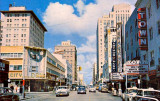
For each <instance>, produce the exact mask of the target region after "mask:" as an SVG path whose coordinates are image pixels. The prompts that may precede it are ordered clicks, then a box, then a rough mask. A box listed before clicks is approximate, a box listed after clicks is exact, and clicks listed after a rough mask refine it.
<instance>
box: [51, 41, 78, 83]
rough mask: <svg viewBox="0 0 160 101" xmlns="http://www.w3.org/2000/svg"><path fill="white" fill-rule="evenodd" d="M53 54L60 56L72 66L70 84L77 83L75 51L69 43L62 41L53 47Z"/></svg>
mask: <svg viewBox="0 0 160 101" xmlns="http://www.w3.org/2000/svg"><path fill="white" fill-rule="evenodd" d="M54 53H55V54H62V55H63V58H65V59H66V60H68V62H69V63H70V64H71V65H72V83H75V81H77V49H76V46H75V45H72V44H71V42H70V41H62V43H61V45H57V46H55V52H54Z"/></svg>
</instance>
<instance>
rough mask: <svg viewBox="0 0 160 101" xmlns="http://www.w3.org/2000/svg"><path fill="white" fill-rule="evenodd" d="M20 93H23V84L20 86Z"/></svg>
mask: <svg viewBox="0 0 160 101" xmlns="http://www.w3.org/2000/svg"><path fill="white" fill-rule="evenodd" d="M20 93H21V95H22V86H20Z"/></svg>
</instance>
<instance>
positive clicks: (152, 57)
mask: <svg viewBox="0 0 160 101" xmlns="http://www.w3.org/2000/svg"><path fill="white" fill-rule="evenodd" d="M150 54H151V60H154V51H151V53H150Z"/></svg>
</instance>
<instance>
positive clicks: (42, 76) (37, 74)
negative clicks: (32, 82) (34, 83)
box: [31, 73, 45, 79]
mask: <svg viewBox="0 0 160 101" xmlns="http://www.w3.org/2000/svg"><path fill="white" fill-rule="evenodd" d="M31 78H37V79H41V78H43V79H44V78H45V74H42V73H31Z"/></svg>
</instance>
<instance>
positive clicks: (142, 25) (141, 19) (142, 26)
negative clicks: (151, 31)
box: [138, 8, 148, 50]
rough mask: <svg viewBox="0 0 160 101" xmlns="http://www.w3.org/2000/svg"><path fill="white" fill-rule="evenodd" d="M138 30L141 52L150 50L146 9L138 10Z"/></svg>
mask: <svg viewBox="0 0 160 101" xmlns="http://www.w3.org/2000/svg"><path fill="white" fill-rule="evenodd" d="M138 29H139V31H138V36H139V47H140V50H148V40H147V20H146V8H139V9H138Z"/></svg>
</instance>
